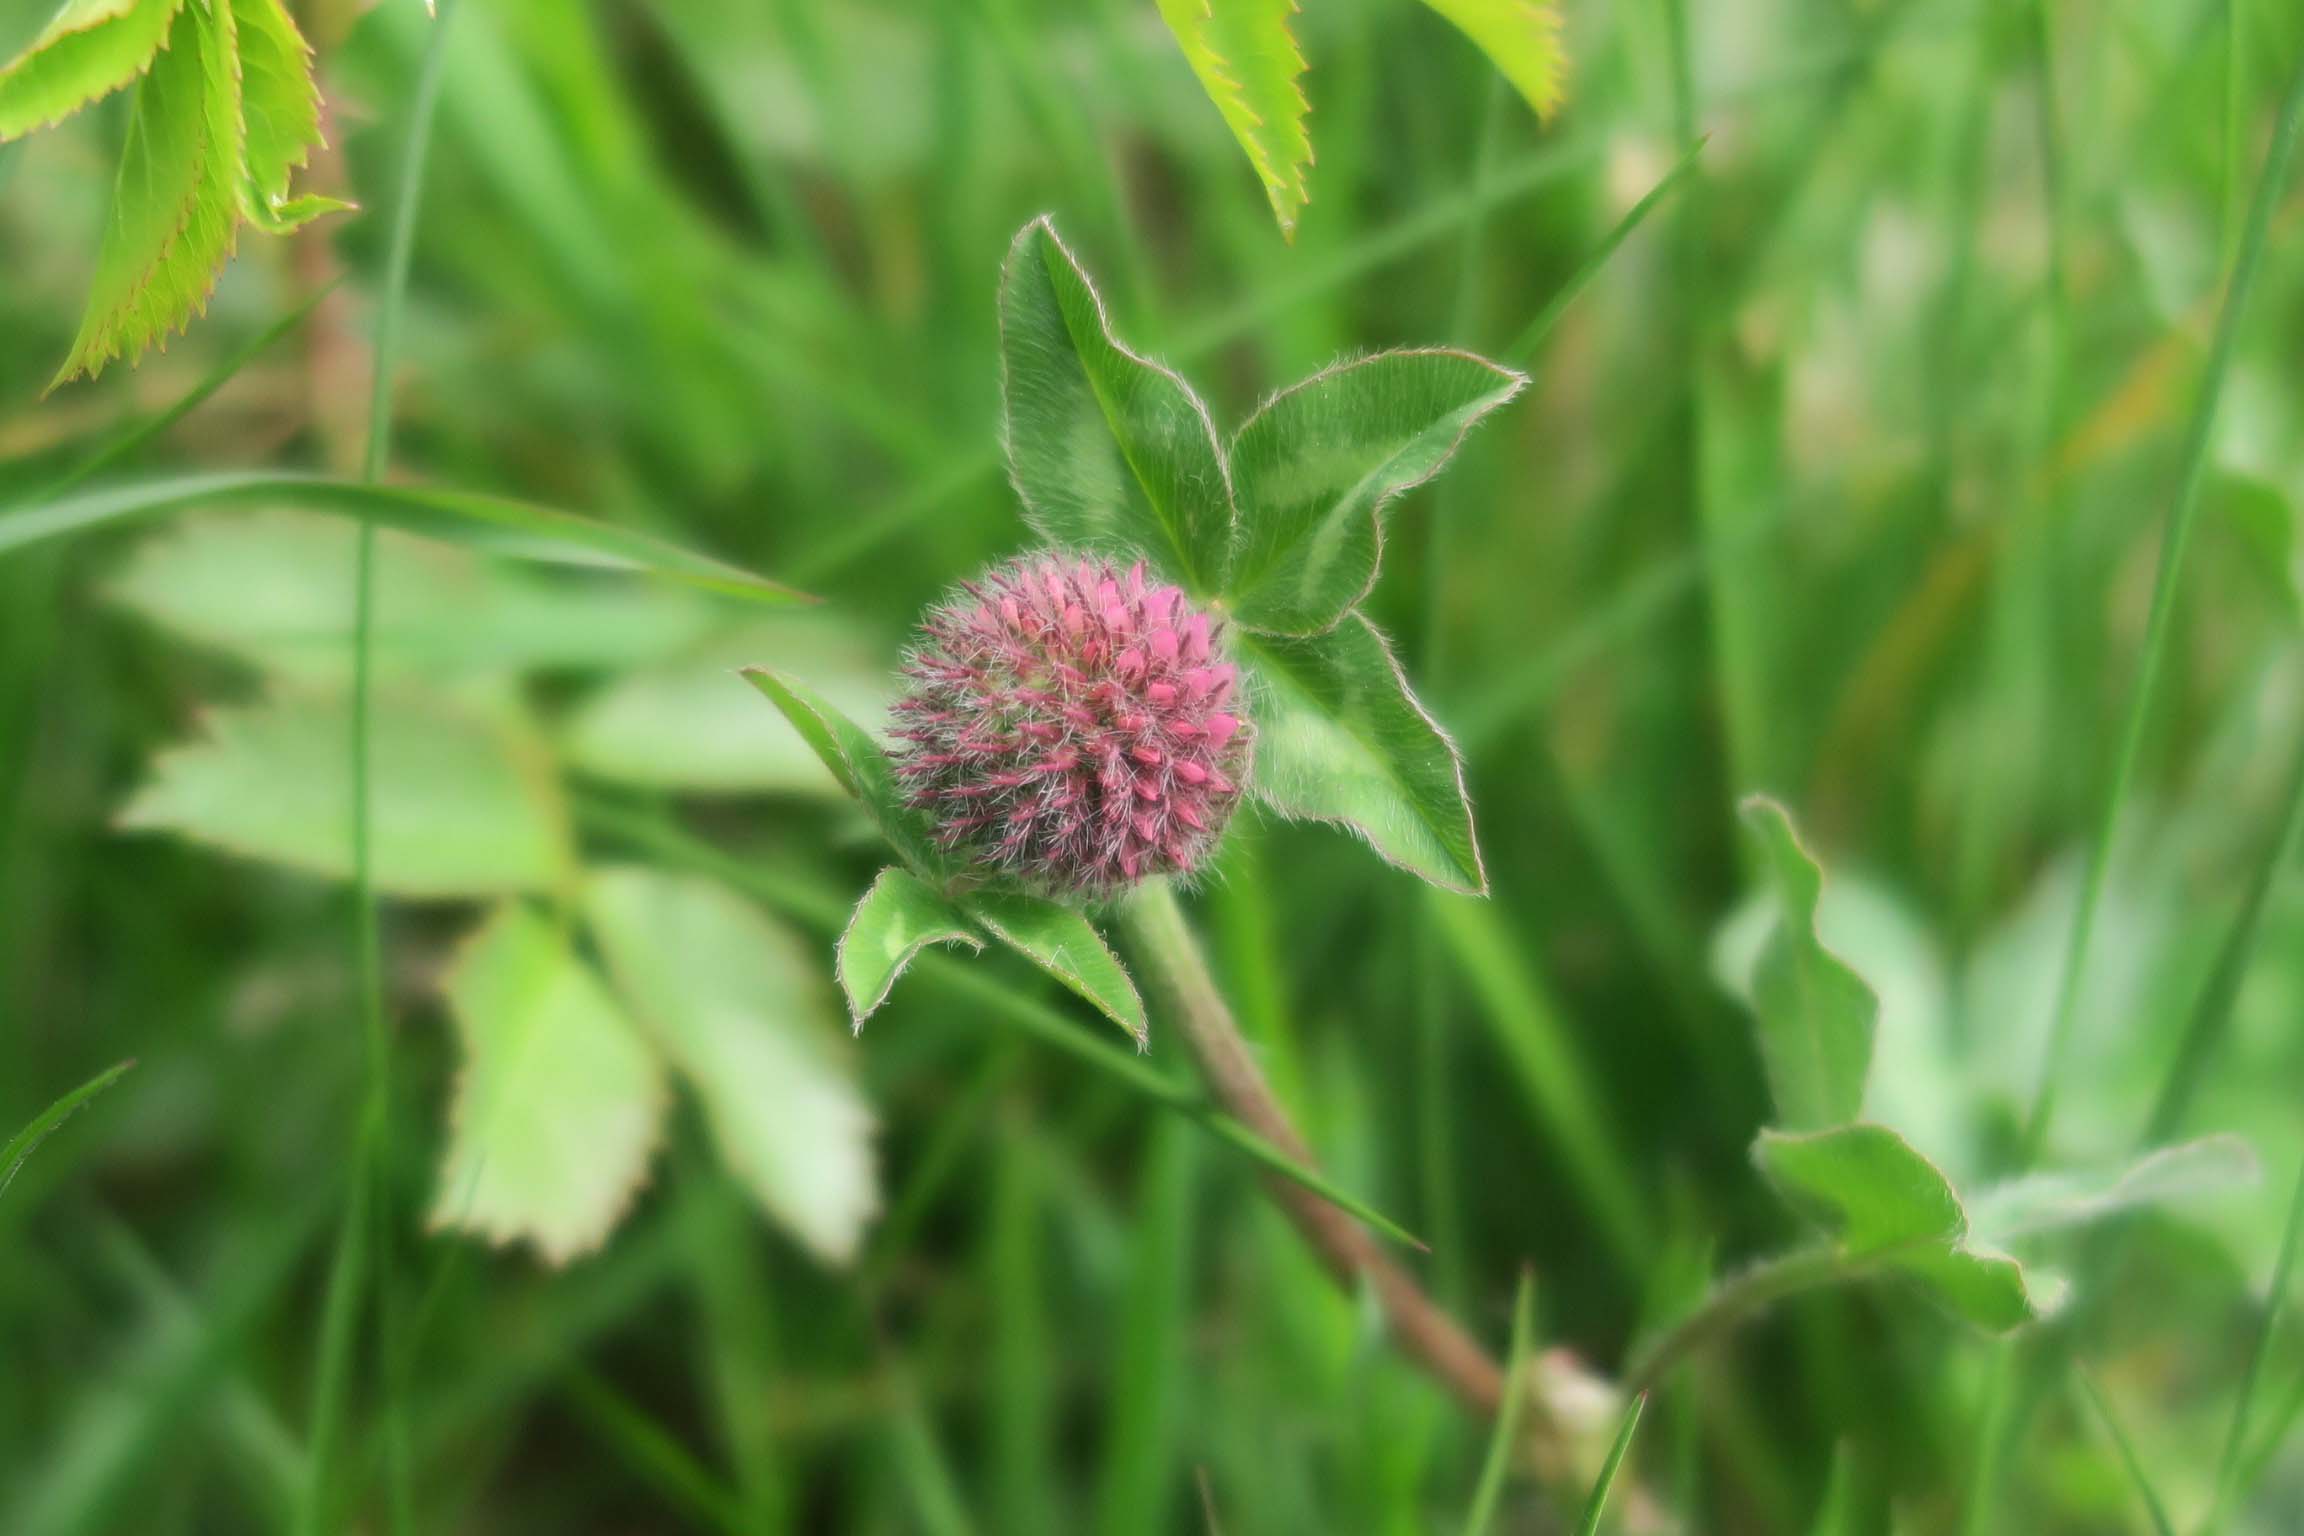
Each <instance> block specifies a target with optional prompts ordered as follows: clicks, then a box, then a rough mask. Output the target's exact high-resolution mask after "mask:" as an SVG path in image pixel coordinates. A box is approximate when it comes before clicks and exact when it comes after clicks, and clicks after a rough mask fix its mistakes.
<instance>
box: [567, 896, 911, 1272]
mask: <svg viewBox="0 0 2304 1536" xmlns="http://www.w3.org/2000/svg"><path fill="white" fill-rule="evenodd" d="M586 910H587V911H588V912H589V914H590V916H591V920H592V926H593V931H594V932H595V933H597V934H598V935H599V938H600V947H601V949H602V951H603V952H604V953H605V954H606V955H607V957H608V965H609V970H610V973H611V974H612V975H613V976H614V977H615V979H616V983H617V985H618V987H619V989H620V990H621V991H622V992H623V994H624V996H625V998H626V1000H627V1001H628V1002H629V1003H630V1005H631V1007H632V1010H633V1012H634V1013H636V1014H637V1015H638V1016H639V1017H640V1019H641V1021H642V1022H643V1023H644V1024H645V1025H646V1026H647V1027H648V1029H649V1031H650V1032H651V1033H652V1034H653V1035H654V1036H655V1038H656V1039H657V1040H658V1042H659V1043H660V1044H661V1045H662V1046H663V1050H664V1054H665V1056H666V1058H667V1059H669V1060H670V1061H671V1063H672V1065H673V1067H674V1069H675V1070H677V1071H678V1072H679V1074H680V1075H681V1076H682V1077H683V1078H684V1079H686V1081H687V1083H688V1085H689V1086H690V1087H691V1088H692V1089H693V1090H694V1091H695V1093H696V1096H697V1097H698V1098H699V1099H700V1100H702V1101H703V1105H704V1114H705V1119H706V1121H707V1123H708V1124H709V1125H710V1127H711V1130H712V1139H713V1142H714V1144H715V1145H716V1146H718V1148H719V1149H720V1156H721V1158H722V1160H723V1161H725V1162H726V1163H727V1165H728V1167H729V1169H730V1170H731V1171H732V1172H734V1173H735V1174H736V1176H737V1177H738V1178H739V1179H740V1180H742V1181H743V1184H744V1187H745V1188H746V1189H748V1190H750V1191H751V1193H752V1197H753V1198H754V1199H755V1200H757V1201H758V1202H759V1203H760V1207H761V1209H763V1210H764V1211H766V1212H767V1213H768V1215H769V1216H770V1217H771V1218H772V1219H774V1220H775V1221H776V1222H777V1223H778V1224H779V1225H781V1226H783V1227H784V1228H785V1229H786V1230H787V1231H789V1232H790V1233H791V1234H792V1235H793V1236H794V1237H796V1238H798V1239H799V1240H800V1241H801V1243H802V1244H804V1245H805V1246H806V1247H807V1248H808V1250H809V1251H810V1252H812V1253H814V1254H815V1255H816V1256H817V1257H819V1258H821V1259H823V1260H825V1261H826V1262H828V1263H834V1264H844V1263H846V1262H848V1261H849V1260H850V1259H852V1258H854V1257H855V1255H856V1245H857V1242H858V1240H859V1239H860V1238H861V1236H862V1235H863V1230H864V1225H865V1223H866V1222H868V1221H869V1220H871V1218H872V1216H873V1214H874V1213H875V1212H876V1211H878V1210H879V1208H880V1193H879V1178H878V1174H877V1172H876V1170H875V1166H874V1157H873V1150H872V1134H873V1121H872V1111H871V1109H870V1108H869V1106H867V1105H866V1103H865V1102H864V1097H863V1095H862V1093H861V1092H860V1091H859V1090H858V1088H857V1086H856V1082H855V1075H854V1073H853V1071H852V1070H851V1066H850V1055H849V1047H848V1042H847V1041H846V1040H843V1039H842V1038H840V1032H839V1025H838V1023H837V1020H838V1017H839V1009H838V1007H837V1005H836V1004H834V1002H833V1001H832V989H831V987H830V986H829V985H828V984H827V982H826V980H825V977H824V973H823V962H822V961H821V960H819V959H818V958H817V957H816V956H815V955H814V954H813V953H812V952H811V950H810V949H809V947H808V946H806V945H804V944H802V943H801V941H800V940H799V939H798V938H796V937H794V936H793V934H792V933H791V932H790V931H789V930H787V929H786V928H785V927H784V925H783V924H781V923H779V922H776V921H774V920H772V919H771V918H769V917H768V916H767V914H765V913H763V912H761V911H760V910H759V909H758V908H756V907H754V906H753V905H752V904H751V903H750V902H747V901H745V900H744V899H743V898H742V897H740V896H738V895H737V894H736V893H735V892H733V891H731V890H729V889H728V888H727V887H726V886H723V885H720V884H717V883H715V882H713V881H711V880H706V879H700V878H697V877H695V876H689V875H665V874H658V873H656V872H654V871H652V870H644V869H630V868H628V869H613V870H607V871H604V872H602V873H601V874H599V875H597V876H595V877H594V878H593V879H592V881H591V883H590V891H589V897H588V900H587V903H586Z"/></svg>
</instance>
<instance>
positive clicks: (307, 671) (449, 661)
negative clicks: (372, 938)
mask: <svg viewBox="0 0 2304 1536" xmlns="http://www.w3.org/2000/svg"><path fill="white" fill-rule="evenodd" d="M358 546H359V530H358V529H356V528H355V527H354V526H353V525H352V524H351V523H349V522H347V521H345V520H344V519H342V518H332V517H320V516H316V515H314V514H311V513H303V512H292V511H288V510H286V509H275V510H268V511H263V512H256V513H250V514H240V513H227V514H220V515H215V516H203V515H194V516H191V517H186V518H184V519H182V520H181V521H179V522H177V523H175V524H173V525H172V526H171V527H169V528H168V529H167V530H166V531H165V532H162V533H157V534H155V535H154V536H153V537H151V538H148V539H145V540H143V541H142V542H140V543H139V544H138V545H137V547H136V549H135V551H134V552H133V553H132V554H131V555H130V557H129V559H128V561H127V562H126V563H125V564H124V565H123V566H122V567H121V568H120V570H119V571H118V573H117V574H115V575H114V576H113V578H112V579H111V581H110V582H108V583H107V586H106V590H107V593H108V595H109V596H110V597H111V598H112V599H113V600H114V601H116V602H119V603H121V604H123V605H125V606H126V607H127V608H129V609H131V610H132V611H134V612H135V613H136V614H137V615H138V616H140V617H142V618H144V619H146V620H148V621H150V622H151V623H154V624H158V625H161V626H162V627H164V628H166V629H168V630H169V631H170V632H172V633H174V634H177V635H180V636H183V637H184V638H186V639H189V640H192V641H195V642H197V643H199V644H201V645H205V646H209V647H212V648H214V649H216V650H219V651H222V652H224V653H225V654H227V655H230V656H233V657H236V658H238V659H239V660H241V661H244V662H246V663H247V664H248V665H250V666H252V667H256V668H259V669H261V670H262V671H264V672H266V673H268V674H271V675H274V676H278V677H286V678H293V679H295V680H297V681H299V682H302V683H309V684H314V685H320V686H329V687H333V686H340V685H342V684H344V683H346V682H348V681H349V679H350V677H351V671H352V630H353V616H352V614H351V612H350V609H349V605H347V604H346V603H345V601H344V594H345V593H346V592H348V591H350V590H351V589H352V574H353V566H354V561H355V557H356V552H357V549H358ZM372 554H373V557H374V559H373V572H374V581H375V588H374V591H375V602H374V606H373V610H372V613H371V626H370V637H369V638H370V646H371V652H372V660H373V664H374V667H375V670H376V675H377V676H379V677H421V678H432V679H438V678H441V677H443V676H448V675H466V674H476V673H501V672H512V671H522V670H527V669H531V668H538V667H564V668H587V667H610V666H625V665H630V664H633V663H639V662H646V661H651V660H655V659H658V658H661V657H663V656H664V655H666V654H667V653H669V652H671V651H674V650H676V649H678V648H680V647H682V646H683V645H687V644H690V643H693V642H694V641H695V640H696V639H697V637H698V636H699V635H701V634H702V633H703V632H704V631H705V630H706V628H707V627H708V626H709V625H710V624H711V621H712V617H713V610H712V605H710V604H709V603H707V602H705V601H704V600H703V599H701V598H699V597H697V596H696V595H695V594H693V593H690V592H686V591H683V590H681V589H679V588H676V587H671V586H664V585H658V584H654V583H649V584H640V583H634V582H627V581H614V580H600V579H598V578H595V577H592V576H590V575H588V574H587V575H581V576H575V577H573V578H572V577H570V576H569V575H567V574H566V573H563V572H560V571H549V572H547V571H543V570H540V569H538V568H536V567H533V566H527V565H515V564H509V563H506V562H502V561H484V560H481V559H478V558H476V557H475V556H474V554H473V553H472V551H470V550H467V549H460V548H457V547H454V546H452V545H448V544H444V543H440V542H437V541H434V540H431V539H424V538H417V537H414V536H412V535H408V534H403V533H400V532H398V531H396V530H389V529H388V530H385V531H384V532H383V534H382V535H381V536H380V537H379V538H378V539H377V541H376V544H375V548H374V550H373V551H372ZM733 666H734V662H733V661H730V662H729V663H728V665H726V666H722V667H720V668H719V669H718V670H717V672H716V674H715V680H716V681H717V682H718V683H719V685H720V686H719V688H718V690H716V693H717V700H718V703H719V704H720V705H721V706H722V712H723V713H736V714H741V715H745V716H747V717H748V716H750V715H752V714H754V713H756V712H754V711H746V710H738V711H728V710H726V709H725V706H726V704H727V703H728V700H729V697H730V696H731V694H733V693H736V692H737V691H738V685H737V684H736V680H735V678H734V677H733V676H732V675H731V673H732V669H733ZM738 702H739V703H741V702H742V701H741V698H740V697H739V699H738ZM771 724H772V722H771ZM774 729H775V731H776V734H778V735H780V736H784V737H789V735H790V733H789V732H786V731H783V730H782V728H781V727H775V728H774ZM667 739H669V738H667V736H665V735H664V734H662V733H661V732H659V733H658V734H656V735H655V736H654V737H653V738H652V740H651V743H650V745H651V749H652V751H653V753H654V755H655V756H657V757H659V758H662V757H667V756H680V757H685V756H687V755H689V753H690V752H692V751H693V747H694V744H693V742H689V741H687V740H686V738H681V739H682V740H683V745H684V749H685V750H683V752H681V753H679V754H668V753H666V752H665V751H664V743H665V741H666V740H667ZM808 767H809V769H810V771H812V772H813V771H815V764H814V762H813V761H811V762H810V763H809V764H808Z"/></svg>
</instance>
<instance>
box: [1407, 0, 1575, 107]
mask: <svg viewBox="0 0 2304 1536" xmlns="http://www.w3.org/2000/svg"><path fill="white" fill-rule="evenodd" d="M1424 3H1425V4H1426V5H1428V6H1430V7H1432V9H1433V10H1435V11H1438V12H1439V13H1440V14H1441V15H1443V16H1445V17H1447V18H1448V19H1449V20H1450V21H1451V22H1453V23H1455V25H1456V29H1457V30H1458V31H1460V32H1462V33H1463V34H1464V35H1465V36H1466V37H1468V38H1470V39H1472V41H1473V42H1474V43H1475V44H1477V45H1478V46H1479V49H1480V51H1481V52H1482V53H1484V54H1486V55H1488V62H1489V63H1491V64H1493V65H1495V66H1496V67H1497V68H1498V69H1499V70H1502V71H1503V73H1504V78H1505V79H1507V80H1509V81H1511V82H1512V87H1513V89H1514V90H1517V91H1518V92H1519V93H1520V95H1521V97H1522V98H1523V99H1524V100H1526V101H1527V103H1528V105H1529V106H1531V107H1533V108H1534V109H1535V111H1536V115H1537V116H1538V117H1541V118H1544V119H1546V120H1547V121H1549V120H1550V119H1551V116H1552V114H1553V113H1555V112H1557V111H1559V110H1560V103H1561V101H1562V100H1563V99H1565V98H1566V96H1567V93H1568V50H1567V47H1566V45H1565V44H1564V43H1562V41H1561V38H1560V32H1561V25H1562V24H1561V20H1560V7H1559V6H1558V5H1556V4H1554V3H1553V0H1424Z"/></svg>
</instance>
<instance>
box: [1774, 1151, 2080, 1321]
mask: <svg viewBox="0 0 2304 1536" xmlns="http://www.w3.org/2000/svg"><path fill="white" fill-rule="evenodd" d="M1752 1155H1753V1158H1754V1160H1755V1161H1757V1162H1758V1163H1759V1164H1760V1166H1761V1168H1762V1169H1764V1170H1765V1171H1766V1172H1767V1174H1768V1176H1769V1177H1770V1178H1771V1179H1773V1180H1774V1181H1775V1183H1776V1185H1777V1187H1778V1188H1779V1189H1781V1190H1782V1191H1783V1192H1784V1195H1785V1197H1786V1198H1787V1199H1788V1200H1790V1201H1791V1202H1792V1203H1793V1204H1794V1205H1795V1206H1797V1207H1799V1208H1800V1209H1801V1210H1803V1211H1805V1212H1806V1213H1807V1214H1808V1215H1809V1216H1811V1217H1812V1218H1814V1219H1815V1220H1817V1221H1818V1222H1819V1223H1821V1224H1822V1225H1823V1226H1824V1227H1825V1228H1826V1229H1827V1230H1829V1231H1830V1232H1831V1233H1832V1234H1833V1238H1834V1242H1835V1244H1836V1246H1837V1249H1838V1252H1839V1255H1840V1258H1841V1260H1842V1261H1843V1263H1844V1265H1845V1266H1846V1268H1847V1269H1848V1270H1850V1271H1851V1272H1857V1273H1863V1272H1870V1271H1873V1270H1878V1269H1887V1270H1893V1271H1896V1272H1898V1273H1901V1274H1904V1275H1908V1276H1910V1277H1911V1278H1913V1279H1915V1280H1917V1281H1919V1282H1920V1283H1921V1284H1922V1286H1924V1287H1925V1288H1926V1289H1927V1290H1928V1291H1929V1292H1930V1293H1931V1294H1932V1295H1933V1296H1934V1297H1935V1298H1936V1299H1937V1300H1938V1301H1939V1302H1940V1303H1942V1304H1943V1305H1944V1306H1946V1307H1948V1308H1949V1309H1950V1310H1951V1311H1952V1312H1954V1313H1955V1314H1956V1315H1958V1316H1960V1317H1963V1318H1965V1319H1967V1320H1968V1321H1969V1322H1971V1323H1974V1324H1976V1325H1977V1326H1978V1327H1980V1328H1985V1329H1989V1330H1991V1331H1993V1332H2006V1331H2007V1330H2008V1329H2011V1328H2016V1327H2019V1326H2021V1325H2023V1324H2025V1323H2028V1322H2031V1321H2032V1320H2034V1319H2035V1318H2039V1317H2043V1316H2045V1315H2047V1314H2048V1313H2049V1312H2051V1311H2054V1310H2055V1308H2056V1306H2057V1304H2058V1302H2059V1301H2060V1300H2061V1299H2062V1287H2061V1286H2060V1285H2058V1284H2055V1283H2054V1282H2052V1281H2041V1280H2039V1279H2036V1278H2034V1277H2031V1276H2029V1275H2027V1273H2026V1272H2025V1269H2024V1266H2022V1265H2021V1264H2019V1263H2017V1262H2016V1260H2015V1259H2013V1258H2010V1257H2009V1256H2008V1255H2006V1254H2004V1253H2000V1252H1997V1251H1994V1250H1993V1249H1990V1248H1988V1247H1985V1246H1982V1245H1980V1244H1979V1243H1977V1242H1975V1241H1972V1240H1971V1237H1970V1230H1969V1222H1968V1215H1967V1212H1966V1211H1965V1210H1963V1209H1962V1207H1961V1203H1960V1196H1959V1192H1958V1191H1956V1190H1954V1189H1953V1187H1952V1184H1951V1181H1950V1180H1948V1179H1946V1178H1945V1177H1944V1175H1943V1174H1942V1173H1941V1172H1940V1171H1938V1169H1937V1168H1936V1165H1935V1164H1933V1163H1931V1162H1929V1161H1928V1160H1927V1159H1926V1158H1924V1157H1922V1156H1921V1155H1920V1154H1919V1153H1918V1152H1915V1151H1914V1150H1912V1148H1911V1146H1910V1145H1909V1144H1908V1143H1906V1142H1905V1140H1904V1139H1903V1138H1902V1137H1900V1136H1898V1135H1897V1134H1896V1133H1895V1132H1894V1131H1891V1130H1889V1129H1888V1128H1887V1127H1885V1126H1879V1125H1843V1126H1838V1127H1835V1128H1833V1129H1831V1130H1824V1131H1813V1132H1808V1133H1805V1134H1797V1135H1795V1134H1787V1133H1784V1132H1781V1131H1762V1132H1761V1133H1760V1139H1759V1141H1757V1142H1756V1143H1754V1145H1753V1148H1752Z"/></svg>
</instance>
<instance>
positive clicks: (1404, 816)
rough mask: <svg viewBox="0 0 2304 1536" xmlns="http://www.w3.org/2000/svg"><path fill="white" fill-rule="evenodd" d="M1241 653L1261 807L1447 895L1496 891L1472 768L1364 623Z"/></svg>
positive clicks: (1270, 641) (1350, 621) (1352, 621)
mask: <svg viewBox="0 0 2304 1536" xmlns="http://www.w3.org/2000/svg"><path fill="white" fill-rule="evenodd" d="M1237 643H1238V647H1239V652H1240V655H1241V657H1242V659H1244V660H1245V661H1246V662H1247V663H1248V664H1249V666H1250V668H1251V670H1252V671H1253V673H1254V677H1253V679H1252V686H1251V687H1250V688H1249V690H1248V696H1249V699H1250V701H1251V707H1252V709H1253V711H1254V713H1255V717H1256V763H1255V772H1254V774H1253V775H1252V777H1251V783H1252V784H1253V786H1254V789H1255V791H1256V794H1257V797H1258V798H1259V799H1261V800H1262V801H1263V802H1264V803H1265V804H1266V805H1268V806H1270V807H1271V808H1272V809H1273V810H1275V811H1277V812H1278V813H1279V814H1281V815H1283V816H1287V817H1290V818H1293V819H1295V820H1300V821H1328V822H1334V823H1336V824H1337V825H1339V826H1341V827H1344V828H1346V829H1347V830H1349V831H1352V832H1354V833H1357V834H1358V835H1359V836H1361V837H1363V838H1365V839H1366V840H1367V842H1368V845H1369V846H1370V847H1371V848H1373V849H1375V850H1376V852H1377V854H1378V855H1379V856H1380V857H1382V858H1383V859H1385V860H1386V861H1387V862H1389V863H1392V864H1396V865H1398V866H1399V867H1400V868H1402V869H1405V870H1407V871H1408V872H1409V873H1410V874H1414V875H1419V876H1422V877H1423V878H1424V879H1426V880H1429V881H1431V882H1432V883H1433V884H1434V885H1437V886H1440V887H1442V888H1443V889H1445V890H1451V891H1465V892H1471V893H1484V892H1485V891H1486V890H1487V889H1488V874H1487V871H1486V869H1485V868H1483V867H1482V865H1481V862H1480V845H1479V841H1478V839H1477V838H1476V837H1475V835H1474V833H1473V830H1472V801H1471V798H1470V797H1469V796H1468V795H1467V794H1466V793H1465V789H1464V763H1463V759H1462V758H1461V757H1460V756H1459V755H1458V754H1457V751H1456V744H1455V743H1454V742H1453V741H1451V740H1449V739H1448V735H1447V733H1446V732H1444V731H1442V730H1441V729H1440V727H1439V725H1438V724H1437V723H1436V722H1435V721H1434V720H1433V718H1432V717H1431V716H1430V715H1428V714H1426V713H1425V712H1424V706H1423V705H1422V704H1419V703H1418V702H1417V701H1416V696H1415V694H1413V693H1411V692H1410V691H1409V688H1408V679H1407V678H1406V676H1404V675H1403V674H1402V673H1401V671H1400V663H1399V661H1398V660H1397V659H1396V658H1395V657H1394V656H1393V654H1392V647H1391V645H1390V644H1389V643H1388V642H1387V641H1386V640H1385V638H1384V636H1383V635H1382V634H1381V633H1380V632H1379V631H1378V630H1377V629H1376V627H1375V626H1374V625H1373V624H1371V623H1369V622H1368V620H1367V618H1366V617H1365V616H1364V615H1362V614H1360V613H1357V612H1354V613H1350V614H1347V615H1346V616H1345V618H1344V622H1342V623H1341V624H1339V625H1337V626H1336V627H1335V628H1334V629H1332V630H1330V631H1328V632H1327V633H1326V634H1324V635H1311V636H1307V637H1303V638H1299V639H1289V638H1284V637H1281V636H1277V635H1271V636H1241V637H1239V638H1238V642H1237Z"/></svg>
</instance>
